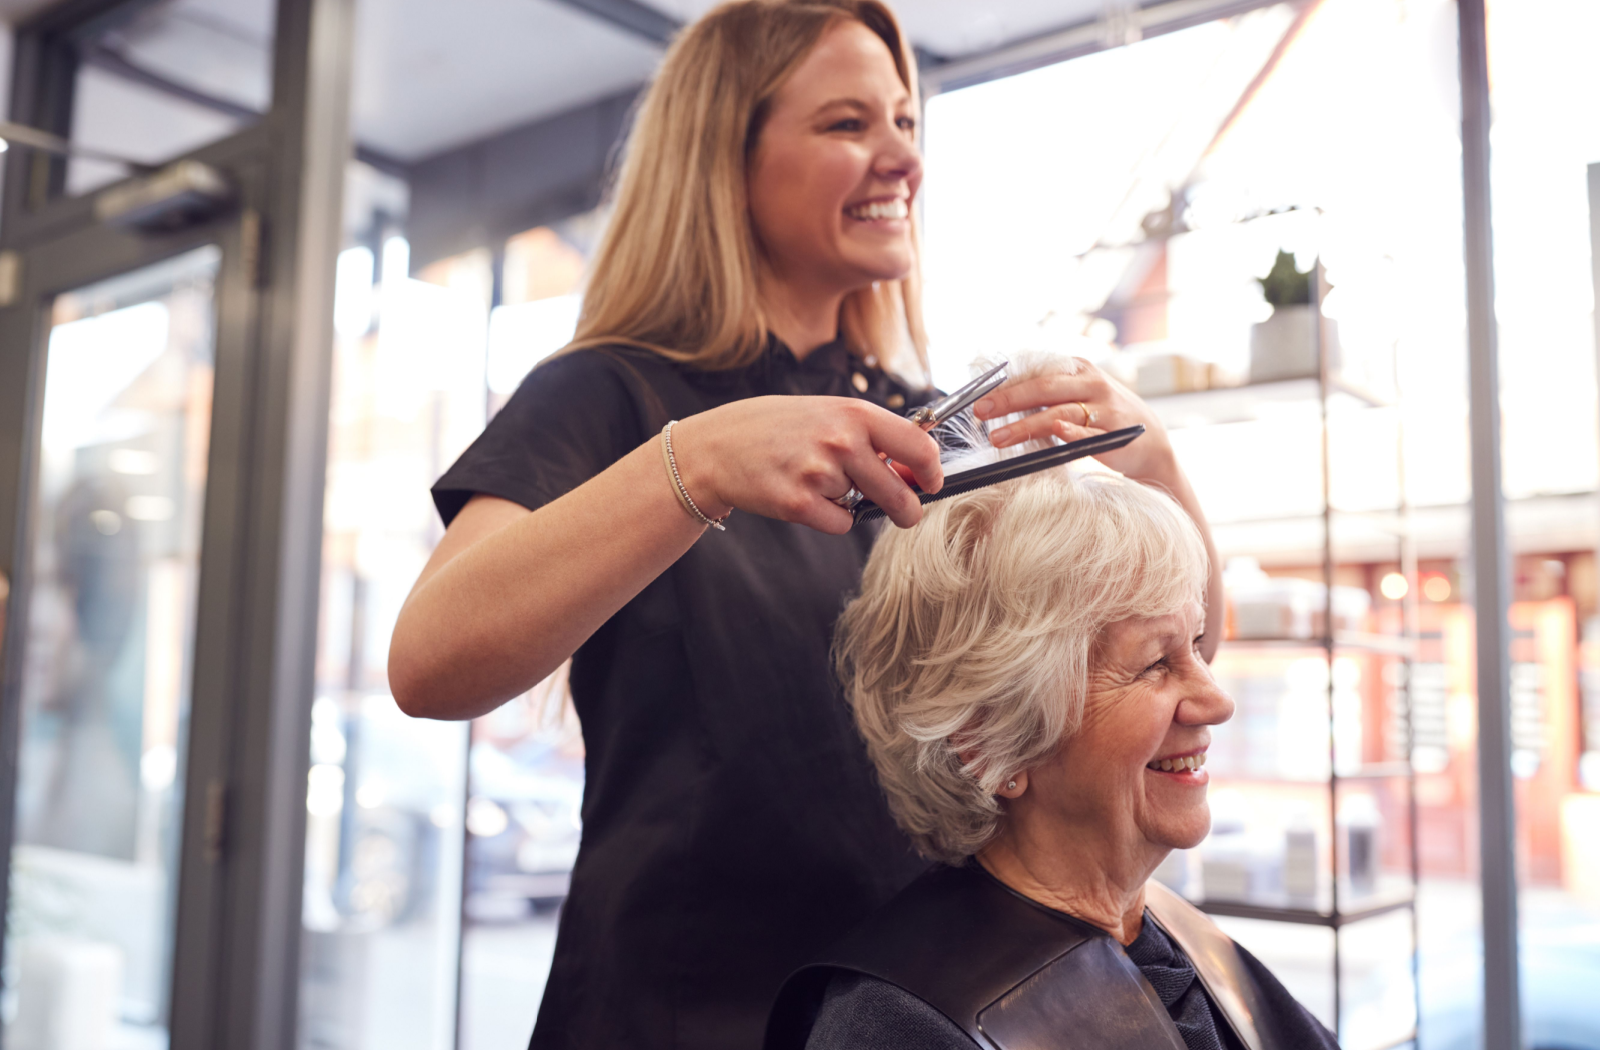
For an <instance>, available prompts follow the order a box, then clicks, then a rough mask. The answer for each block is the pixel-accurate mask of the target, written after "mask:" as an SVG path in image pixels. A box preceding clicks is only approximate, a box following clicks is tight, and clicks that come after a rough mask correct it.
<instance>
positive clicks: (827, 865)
mask: <svg viewBox="0 0 1600 1050" xmlns="http://www.w3.org/2000/svg"><path fill="white" fill-rule="evenodd" d="M918 113H919V104H918V100H917V89H916V74H915V69H914V66H913V64H912V58H911V51H910V47H909V46H908V44H907V42H906V40H905V38H904V36H902V34H901V32H900V28H899V26H898V24H897V23H896V21H895V18H894V16H893V15H892V14H891V13H890V11H889V10H888V9H887V8H886V7H884V6H883V5H882V4H881V3H878V2H876V0H739V2H735V3H730V4H726V5H724V6H721V7H718V8H716V9H715V10H713V11H712V12H711V13H709V14H708V15H706V16H705V17H704V18H702V19H701V20H700V21H699V22H697V23H695V24H694V25H692V26H690V27H689V28H687V29H686V30H684V31H683V33H682V34H681V35H680V36H679V38H678V40H677V41H676V42H675V43H674V44H673V46H672V47H671V48H670V50H669V51H668V53H667V56H666V59H665V61H664V63H663V65H662V67H661V70H660V72H659V74H658V75H657V77H656V80H655V82H654V84H653V85H652V86H651V88H650V89H649V91H648V93H647V94H646V97H645V99H644V101H643V103H642V106H641V108H640V110H639V112H638V116H637V119H636V121H635V123H634V127H633V131H632V134H631V136H630V138H629V141H628V144H627V151H626V154H625V159H624V161H623V164H622V168H621V172H620V178H619V181H618V184H617V186H616V189H615V194H614V204H615V211H614V213H613V217H612V219H611V224H610V228H609V231H608V233H607V235H606V237H605V240H604V242H603V243H602V245H601V247H600V250H599V253H598V255H597V257H596V259H595V262H594V269H593V273H592V276H591V277H590V280H589V284H588V288H587V291H586V294H585V297H584V305H583V314H582V318H581V320H580V321H579V324H578V331H577V338H576V340H575V341H574V342H573V344H572V345H571V346H570V347H568V348H567V350H566V351H564V352H563V353H562V354H560V355H558V356H557V357H555V358H553V359H552V360H550V361H548V362H547V363H545V364H542V365H541V366H539V367H538V368H537V369H535V370H534V371H533V373H532V374H531V375H529V376H528V378H527V379H526V380H525V381H524V382H523V384H522V387H521V389H519V390H518V391H517V393H516V395H515V396H514V397H513V398H512V399H511V401H510V403H509V404H508V405H507V406H506V407H505V408H504V409H503V410H502V411H501V412H500V414H499V415H497V416H496V417H495V419H494V421H493V422H492V423H491V424H490V425H489V427H488V429H487V430H486V431H485V432H484V434H483V435H482V437H480V438H479V439H478V441H477V442H476V443H474V444H473V446H472V447H471V448H470V449H468V450H467V452H466V453H465V454H463V455H462V457H461V459H460V460H459V461H458V462H457V463H456V464H455V465H454V466H453V467H452V468H451V469H450V470H449V471H448V472H447V473H446V474H445V475H444V477H443V478H441V479H440V480H439V482H438V484H437V485H436V487H435V488H434V497H435V500H436V501H437V503H438V506H439V510H440V513H441V514H442V515H443V516H444V518H445V520H446V522H447V523H448V525H449V529H448V531H447V532H446V534H445V537H444V540H443V541H442V542H441V543H440V544H439V547H438V549H437V550H436V551H435V552H434V555H433V558H432V559H431V560H430V561H429V563H428V565H427V567H426V568H425V569H424V570H423V572H422V575H421V577H420V579H418V581H417V584H416V586H415V588H414V589H413V591H412V593H411V596H410V598H409V599H408V601H407V603H406V606H405V608H404V610H403V612H402V613H401V615H400V620H399V623H398V624H397V626H396V628H395V635H394V642H393V647H392V650H391V656H390V663H389V672H390V682H391V685H392V688H393V690H394V695H395V697H396V699H397V700H398V701H399V702H400V705H401V706H402V707H403V708H404V709H405V710H406V711H407V712H409V713H410V714H413V715H417V716H422V717H429V718H472V717H475V716H477V715H481V714H483V713H485V712H487V711H489V710H491V709H492V708H494V707H495V706H496V705H498V704H500V703H502V702H504V701H505V700H507V699H509V698H511V697H514V696H517V695H519V694H520V693H522V692H524V691H525V690H527V689H529V688H530V687H531V686H533V685H534V684H535V683H537V682H538V681H540V680H541V679H542V678H544V677H545V676H546V675H548V674H550V672H552V671H554V670H555V669H556V668H557V667H559V666H560V665H561V663H562V661H564V660H566V659H567V658H568V657H572V672H571V688H572V696H573V700H574V702H575V703H576V705H577V710H578V714H579V716H580V718H581V719H582V724H583V736H584V743H585V746H586V748H587V753H588V759H587V762H588V768H587V782H586V787H585V793H584V802H583V822H584V828H583V847H582V849H581V851H580V853H579V856H578V861H577V866H576V868H575V870H574V871H573V877H572V890H571V895H570V896H569V897H568V899H567V902H566V906H565V909H564V911H563V912H562V916H561V925H560V932H559V936H558V937H557V941H556V951H555V962H554V965H553V967H552V969H551V973H550V979H549V984H548V986H547V988H546V991H545V996H544V1001H543V1004H542V1005H541V1007H540V1011H539V1020H538V1025H537V1028H536V1029H535V1032H534V1035H533V1041H532V1046H533V1047H558V1046H559V1047H582V1048H584V1050H601V1048H607V1047H619V1048H627V1050H648V1048H653V1047H680V1046H681V1047H693V1048H695V1050H720V1048H724V1047H726V1048H730V1050H732V1048H738V1050H753V1048H755V1047H757V1046H759V1045H760V1044H761V1038H762V1028H763V1024H764V1021H765V1018H766V1014H767V1009H768V1007H769V1006H770V1004H771V1002H772V999H773V997H774V996H775V994H776V992H777V991H778V988H779V986H780V985H781V984H782V983H783V980H784V978H785V977H786V976H787V975H788V974H789V973H790V972H791V971H792V970H794V969H795V968H796V967H797V966H799V965H801V964H802V963H804V962H806V961H807V960H808V959H809V958H810V957H812V956H813V955H815V954H816V953H817V952H819V951H820V950H822V949H823V948H825V947H826V946H827V945H828V944H830V943H831V942H832V941H833V940H835V939H836V938H838V937H839V936H840V935H842V934H843V933H844V932H845V931H846V930H848V929H850V927H851V926H853V925H854V924H855V923H856V922H858V921H859V920H860V919H861V918H862V917H863V916H865V915H866V914H867V913H868V912H870V911H872V910H873V909H874V908H875V907H876V906H878V905H879V904H881V903H882V902H884V901H885V900H887V899H888V898H889V897H890V896H892V895H893V894H894V893H895V892H896V891H897V890H899V889H900V888H901V887H902V886H904V885H905V884H906V883H907V882H909V881H910V880H911V879H913V878H914V877H915V876H916V875H917V874H918V873H919V872H920V871H921V870H922V869H923V867H924V866H925V865H924V864H923V863H922V862H920V861H918V860H917V859H916V856H915V854H914V853H913V851H912V850H911V848H910V846H909V845H908V843H907V841H906V839H905V838H904V837H903V836H902V835H901V833H900V832H899V831H898V830H897V829H896V827H895V825H894V822H893V821H892V820H891V819H890V816H889V813H888V810H887V808H886V805H885V802H884V800H883V797H882V795H881V793H880V791H879V789H878V787H877V785H876V783H875V782H874V779H873V775H872V772H871V766H870V764H869V763H868V761H867V758H866V756H865V753H864V751H863V748H862V745H861V743H860V741H859V739H858V738H857V736H856V733H855V730H854V728H853V726H852V724H851V720H850V713H849V710H848V709H847V708H846V706H845V705H844V703H843V702H842V700H841V698H840V693H839V690H838V686H837V684H836V682H835V680H834V678H833V675H832V673H831V670H830V667H831V665H830V662H829V657H828V647H829V639H830V634H831V631H832V629H833V624H834V621H835V619H836V618H837V616H838V614H839V611H840V609H841V608H842V607H843V604H844V601H845V599H846V597H847V596H848V595H850V594H851V593H852V592H853V591H854V590H855V589H856V588H857V587H858V585H859V582H860V573H861V567H862V565H863V563H864V561H865V558H866V555H867V551H868V548H869V546H870V538H871V537H870V534H869V532H870V530H868V529H866V528H856V529H853V530H852V529H851V520H852V519H851V515H850V514H849V513H847V512H846V511H845V510H843V509H841V508H840V507H839V506H838V505H836V504H835V503H834V502H833V501H834V499H835V498H836V497H839V496H841V495H843V494H845V493H846V492H848V491H849V490H850V489H851V488H852V487H855V488H857V489H859V490H860V491H861V492H862V493H864V494H865V495H866V497H867V498H869V499H872V500H874V501H876V502H877V503H878V504H879V505H880V506H882V507H884V508H885V509H886V510H887V512H888V515H889V517H890V518H891V519H892V520H893V522H894V523H895V525H897V526H900V527H902V528H904V527H909V526H912V525H915V524H916V523H917V521H918V520H919V519H920V518H921V507H920V505H919V504H918V502H917V500H916V498H915V497H914V495H913V493H912V491H911V489H910V488H908V487H907V485H906V484H905V482H903V481H902V480H901V478H900V476H899V475H898V474H896V473H895V472H894V471H893V470H891V469H890V468H889V467H888V466H886V465H885V464H884V462H883V460H882V458H881V456H884V455H887V456H888V457H891V458H892V459H893V460H894V461H895V463H896V464H900V465H903V466H904V467H906V468H909V471H910V473H911V474H913V475H914V476H915V478H916V481H917V482H918V484H920V485H921V486H922V487H923V488H924V489H928V490H935V489H937V488H938V487H939V486H940V484H941V481H942V475H941V472H940V466H939V450H938V448H937V446H936V444H935V442H934V440H933V438H931V437H929V435H928V434H926V433H924V432H923V431H922V430H921V429H919V428H918V427H917V426H915V425H913V424H912V423H911V422H909V421H907V420H906V419H905V418H903V414H904V412H905V411H906V410H907V409H908V408H909V407H912V406H915V405H917V404H920V403H922V402H925V401H927V400H929V399H931V398H932V397H933V396H934V395H933V392H932V391H930V390H926V389H924V388H923V385H922V384H918V383H916V382H914V381H909V380H907V379H905V378H903V376H904V375H906V374H916V373H919V372H921V371H922V365H923V360H922V358H923V354H922V346H923V329H922V322H921V316H920V313H919V310H918V285H917V240H916V233H915V225H914V222H913V219H912V203H913V200H914V198H915V196H916V192H917V188H918V186H919V184H920V183H921V181H922V162H921V159H920V157H919V156H918V150H917V126H916V125H917V116H918ZM994 192H995V204H996V211H995V221H996V222H1017V221H1026V220H1025V208H1026V204H1025V201H1024V202H1019V201H1018V200H1017V199H1016V196H1015V193H1014V187H1007V186H1003V185H997V186H995V187H994ZM1019 208H1021V209H1022V210H1020V211H1019V210H1018V209H1019ZM973 349H974V352H978V351H982V350H992V348H985V347H975V348H973ZM976 407H977V413H978V415H979V416H980V417H981V418H984V419H995V418H999V417H1002V416H1006V415H1010V414H1013V413H1017V412H1021V411H1025V410H1028V409H1041V411H1038V412H1035V413H1034V414H1032V415H1028V416H1026V417H1024V418H1023V419H1022V420H1020V421H1019V422H1016V423H1013V424H1012V425H1010V426H1009V427H1006V428H1005V429H1003V430H997V431H996V432H995V436H994V441H995V444H997V445H1002V446H1003V445H1014V444H1017V443H1019V442H1023V441H1027V440H1030V439H1033V438H1037V437H1041V436H1046V435H1052V434H1053V435H1056V436H1060V437H1063V438H1067V439H1073V438H1079V437H1084V436H1087V435H1089V434H1092V433H1099V432H1101V431H1103V430H1107V429H1111V428H1117V427H1123V426H1127V425H1130V424H1132V423H1136V422H1142V423H1144V424H1145V425H1146V426H1147V427H1149V433H1147V434H1146V435H1145V436H1144V437H1142V438H1141V439H1139V440H1138V441H1136V442H1134V443H1133V444H1132V445H1130V446H1128V447H1127V448H1125V449H1123V450H1121V451H1119V452H1117V453H1115V454H1114V455H1109V456H1107V457H1106V459H1107V461H1108V463H1109V465H1111V466H1113V467H1115V468H1116V469H1118V470H1121V471H1123V472H1124V473H1127V474H1130V475H1133V476H1137V477H1140V478H1143V479H1145V480H1148V481H1153V482H1156V483H1159V484H1161V485H1163V486H1164V487H1165V488H1166V489H1167V490H1168V491H1170V492H1172V493H1173V494H1174V495H1175V496H1177V497H1178V498H1179V500H1180V501H1181V502H1182V503H1183V505H1184V506H1185V507H1186V508H1187V509H1188V510H1189V513H1190V514H1192V515H1193V516H1194V517H1195V519H1196V520H1197V521H1200V520H1201V519H1200V514H1199V510H1198V508H1197V506H1196V503H1195V500H1194V498H1193V495H1192V492H1191V490H1190V488H1189V485H1188V483H1187V481H1186V480H1185V479H1184V476H1183V474H1182V473H1181V472H1180V471H1179V469H1178V467H1177V465H1176V463H1175V462H1174V459H1173V455H1172V450H1171V447H1170V445H1169V444H1168V442H1167V439H1166V436H1165V434H1164V433H1163V432H1162V429H1161V427H1160V426H1159V424H1158V423H1157V422H1156V420H1155V419H1154V417H1153V416H1152V415H1151V414H1150V413H1149V411H1148V410H1147V409H1146V408H1145V406H1144V405H1143V404H1141V403H1140V402H1139V401H1138V400H1137V399H1136V398H1134V397H1133V396H1132V395H1131V394H1129V393H1127V392H1126V391H1125V390H1123V389H1122V388H1121V387H1119V386H1117V385H1116V384H1115V383H1114V382H1111V381H1109V380H1108V379H1106V378H1105V377H1104V376H1103V375H1101V374H1100V373H1098V372H1097V371H1095V370H1094V369H1092V368H1084V369H1081V370H1080V371H1079V372H1077V373H1076V374H1072V375H1065V374H1056V375H1050V376H1044V377H1036V378H1035V379H1033V380H1030V381H1028V382H1024V383H1016V384H1013V385H1011V386H1008V387H1004V388H1002V389H1000V390H998V391H996V392H995V393H994V394H992V395H990V397H989V398H988V399H987V401H986V402H983V403H980V404H979V405H978V406H976ZM674 420H677V421H680V422H676V423H673V424H672V425H671V426H670V430H668V429H666V428H667V427H668V424H669V423H671V421H674ZM734 511H738V513H737V514H734V513H733V512H734ZM730 515H731V517H730ZM724 525H726V529H725V531H724ZM1212 609H1213V610H1216V609H1220V602H1214V603H1213V604H1212ZM1215 634H1216V632H1214V631H1213V632H1211V636H1212V637H1215Z"/></svg>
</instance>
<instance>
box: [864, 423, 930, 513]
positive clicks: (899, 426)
mask: <svg viewBox="0 0 1600 1050" xmlns="http://www.w3.org/2000/svg"><path fill="white" fill-rule="evenodd" d="M869 407H872V408H873V409H874V410H873V412H872V413H870V414H869V415H868V417H867V418H868V425H869V427H870V428H871V435H872V447H873V448H875V449H877V450H878V451H879V452H882V453H883V454H885V455H887V456H888V457H889V458H890V459H892V460H894V462H895V466H896V467H905V468H907V469H908V470H910V472H911V477H912V478H913V479H915V481H916V483H917V484H918V485H920V486H921V487H922V490H923V491H924V492H938V491H939V489H940V488H942V487H943V486H944V468H943V467H942V466H941V465H940V464H939V443H938V442H937V441H935V440H934V439H933V438H932V437H930V436H928V433H927V432H926V431H925V430H923V429H922V428H921V427H919V426H917V425H916V424H915V423H912V422H911V421H909V420H907V419H905V418H904V417H902V416H897V415H895V414H894V413H893V412H890V411H888V410H887V409H879V408H876V406H869ZM899 473H900V474H901V475H904V473H905V472H904V471H900V472H899ZM862 491H863V492H865V491H866V490H865V489H862Z"/></svg>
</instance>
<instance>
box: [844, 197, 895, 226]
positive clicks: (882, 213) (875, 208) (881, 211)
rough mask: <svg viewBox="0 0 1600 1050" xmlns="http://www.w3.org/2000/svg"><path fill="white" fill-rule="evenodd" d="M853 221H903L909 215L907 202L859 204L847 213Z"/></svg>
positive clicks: (893, 201)
mask: <svg viewBox="0 0 1600 1050" xmlns="http://www.w3.org/2000/svg"><path fill="white" fill-rule="evenodd" d="M845 214H847V215H849V216H850V217H851V218H853V219H861V220H864V221H871V220H874V219H903V218H905V217H906V216H907V215H908V214H910V212H909V210H908V209H907V208H906V202H905V201H903V200H899V199H896V200H892V201H873V202H871V203H869V204H858V205H856V206H855V207H854V208H850V209H848V210H847V211H846V213H845Z"/></svg>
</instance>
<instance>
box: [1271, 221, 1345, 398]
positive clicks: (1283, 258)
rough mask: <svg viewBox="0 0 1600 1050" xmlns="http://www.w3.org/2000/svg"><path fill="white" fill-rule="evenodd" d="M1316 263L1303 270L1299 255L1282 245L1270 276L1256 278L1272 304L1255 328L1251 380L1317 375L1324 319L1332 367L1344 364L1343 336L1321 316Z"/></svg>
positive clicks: (1324, 332) (1323, 334) (1330, 322)
mask: <svg viewBox="0 0 1600 1050" xmlns="http://www.w3.org/2000/svg"><path fill="white" fill-rule="evenodd" d="M1316 266H1317V264H1315V263H1313V264H1312V269H1311V270H1307V271H1304V272H1302V271H1301V270H1300V268H1299V267H1298V266H1296V265H1295V261H1294V255H1293V254H1292V253H1290V252H1286V251H1284V250H1283V249H1281V248H1280V249H1279V250H1278V257H1277V259H1275V260H1274V261H1273V263H1272V269H1271V270H1269V271H1268V272H1267V275H1266V276H1265V277H1257V278H1256V282H1257V283H1258V284H1260V285H1261V296H1262V298H1264V299H1265V300H1266V301H1267V302H1268V303H1269V304H1270V305H1271V306H1272V316H1271V317H1269V318H1267V319H1266V320H1265V321H1262V322H1261V323H1260V324H1257V325H1255V326H1254V327H1253V328H1252V329H1251V332H1250V382H1252V383H1270V382H1272V381H1274V380H1279V379H1304V378H1306V377H1308V376H1315V375H1317V374H1318V370H1319V369H1318V362H1317V344H1318V340H1317V322H1318V321H1319V319H1320V320H1322V343H1323V347H1324V349H1325V350H1326V351H1327V354H1328V366H1329V368H1330V370H1331V369H1336V368H1337V367H1338V365H1339V337H1338V330H1337V327H1336V326H1335V325H1334V323H1333V322H1332V321H1328V320H1325V319H1322V318H1321V317H1320V311H1319V309H1318V307H1317V304H1316V302H1315V300H1316V299H1317V298H1318V296H1317V295H1316V294H1315V291H1316V289H1315V288H1314V287H1313V284H1312V282H1313V281H1314V280H1316V276H1315V274H1316Z"/></svg>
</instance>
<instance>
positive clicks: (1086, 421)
mask: <svg viewBox="0 0 1600 1050" xmlns="http://www.w3.org/2000/svg"><path fill="white" fill-rule="evenodd" d="M1073 404H1075V405H1077V406H1078V407H1079V408H1081V409H1083V425H1084V426H1086V427H1087V426H1093V425H1094V421H1095V420H1096V419H1098V418H1099V416H1098V415H1096V414H1095V413H1093V412H1091V411H1089V406H1088V405H1086V404H1084V403H1083V402H1082V401H1074V402H1073Z"/></svg>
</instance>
